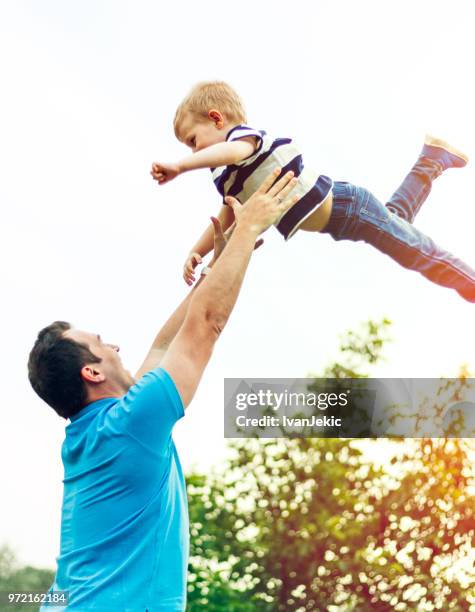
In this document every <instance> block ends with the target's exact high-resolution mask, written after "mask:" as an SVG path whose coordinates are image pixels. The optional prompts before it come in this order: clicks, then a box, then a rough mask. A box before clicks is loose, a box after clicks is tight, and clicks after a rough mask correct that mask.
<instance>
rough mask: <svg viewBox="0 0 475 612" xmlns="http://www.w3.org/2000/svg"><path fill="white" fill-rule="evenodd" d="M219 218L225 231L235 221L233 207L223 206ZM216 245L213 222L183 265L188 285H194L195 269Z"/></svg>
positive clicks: (184, 276)
mask: <svg viewBox="0 0 475 612" xmlns="http://www.w3.org/2000/svg"><path fill="white" fill-rule="evenodd" d="M217 216H218V220H219V222H220V224H221V227H222V228H223V232H225V231H226V230H227V229H228V228H229V227H231V225H232V224H233V222H234V213H233V210H232V208H231V207H229V206H225V205H223V206H221V210H220V211H219V213H218V215H217ZM213 247H214V225H213V223H211V225H209V226H208V227H207V228H206V230H205V231H204V232H203V234H202V235H201V237H200V238H199V239H198V241H197V242H196V244H195V245H194V246H193V248H192V249H191V251H190V253H189V254H188V256H187V258H186V261H185V265H184V266H183V278H184V279H185V281H186V283H187V284H188V285H192V284H193V282H194V280H195V276H194V270H195V268H196V266H197V265H198V264H200V263H202V262H203V259H202V258H203V257H205V255H207V254H208V253H210V252H211V251H212V250H213Z"/></svg>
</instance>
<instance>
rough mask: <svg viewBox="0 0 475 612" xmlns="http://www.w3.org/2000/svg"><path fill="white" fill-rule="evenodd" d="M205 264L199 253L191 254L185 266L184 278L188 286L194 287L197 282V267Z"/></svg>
mask: <svg viewBox="0 0 475 612" xmlns="http://www.w3.org/2000/svg"><path fill="white" fill-rule="evenodd" d="M200 263H203V260H202V259H201V255H200V254H199V253H190V254H189V255H188V257H187V259H186V261H185V265H184V266H183V278H184V279H185V282H186V284H187V285H192V284H193V283H194V282H195V275H194V271H195V268H196V266H197V265H199V264H200Z"/></svg>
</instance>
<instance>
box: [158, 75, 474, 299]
mask: <svg viewBox="0 0 475 612" xmlns="http://www.w3.org/2000/svg"><path fill="white" fill-rule="evenodd" d="M174 128H175V134H176V136H177V138H178V139H179V140H180V141H181V142H183V143H184V144H185V145H186V146H188V147H189V148H190V149H191V150H192V152H193V154H192V155H190V156H187V157H185V158H183V159H181V160H179V161H178V162H175V163H158V162H156V163H154V164H152V170H151V174H152V176H153V178H154V179H155V180H156V181H158V183H159V184H160V185H163V184H164V183H167V182H168V181H170V180H172V179H174V178H175V177H176V176H178V175H179V174H182V173H183V172H188V171H189V170H195V169H198V168H210V169H211V171H212V176H213V181H214V184H215V185H216V188H217V189H218V191H219V193H220V194H221V196H222V197H223V198H224V202H226V199H227V198H228V197H230V196H234V197H235V198H237V199H238V200H240V201H241V202H242V203H244V202H245V201H246V200H247V199H248V198H249V197H250V196H251V195H252V194H253V193H254V191H255V190H256V189H257V188H258V187H259V185H260V184H261V182H262V180H263V179H264V178H265V177H266V176H268V175H269V174H270V173H271V171H272V170H274V169H275V168H276V167H279V168H282V173H285V172H287V171H289V170H290V171H292V172H293V173H294V175H295V177H298V182H297V184H296V186H295V187H294V189H293V191H292V195H294V194H297V196H298V197H299V200H298V201H297V203H296V204H294V205H293V206H292V208H290V210H288V211H287V212H286V213H285V214H284V215H283V216H282V217H281V219H280V220H279V221H278V222H277V223H276V226H277V229H278V231H279V232H280V233H281V234H282V235H283V236H284V238H285V239H286V240H288V239H289V238H291V237H292V236H293V235H294V234H295V233H296V231H297V230H299V229H300V230H304V231H310V232H322V233H327V234H330V235H331V236H332V238H333V239H334V240H353V241H359V240H363V241H365V242H367V243H369V244H371V245H373V246H374V247H375V248H377V249H378V250H379V251H381V252H383V253H385V254H386V255H389V256H390V257H392V258H393V259H394V260H395V261H397V262H398V263H399V264H400V265H402V266H404V267H405V268H409V269H411V270H416V271H418V272H420V273H421V274H423V275H424V276H425V277H426V278H428V279H429V280H431V281H432V282H434V283H437V284H439V285H442V286H444V287H450V288H452V289H455V290H456V291H458V293H459V294H460V295H461V296H462V297H463V298H465V299H466V300H468V301H469V302H475V270H473V269H472V268H470V267H469V266H468V265H466V264H465V263H464V262H462V261H460V260H459V259H457V258H456V257H454V256H453V255H452V254H451V253H449V252H447V251H445V250H444V249H442V248H441V247H439V246H438V245H436V244H435V243H434V242H433V241H432V240H431V239H430V238H429V237H428V236H426V235H424V234H423V233H422V232H420V231H419V230H417V229H416V228H415V227H414V226H413V225H412V222H413V221H414V218H415V216H416V214H417V213H418V211H419V209H420V207H421V205H422V204H423V202H424V201H425V199H426V198H427V196H428V194H429V192H430V189H431V186H432V181H433V180H434V179H435V178H437V177H438V176H440V174H442V172H443V171H444V170H447V169H448V168H460V167H462V166H465V165H466V163H467V161H468V159H467V157H466V156H465V155H464V154H463V153H461V152H460V151H457V150H456V149H454V148H453V147H451V146H450V145H448V144H447V143H445V142H444V141H442V140H438V139H436V138H433V137H429V136H428V137H426V140H425V143H424V146H423V148H422V152H421V154H420V156H419V158H418V160H417V162H416V164H415V165H414V166H413V168H412V170H411V171H410V173H409V174H408V175H407V177H406V178H405V179H404V181H403V183H402V184H401V186H400V187H399V188H398V190H397V191H396V192H395V193H394V195H393V196H392V197H391V199H390V200H389V202H388V203H387V204H386V205H383V204H382V203H381V202H379V201H378V200H377V199H376V198H375V197H374V196H373V195H372V194H371V193H370V192H369V191H368V190H366V189H364V188H362V187H357V186H355V185H352V184H350V183H346V182H339V181H335V182H333V181H332V180H331V179H330V178H329V177H327V176H325V175H323V174H319V173H318V172H317V171H315V170H313V169H311V168H308V167H307V166H305V165H304V163H303V160H302V155H301V154H300V151H299V150H298V149H297V147H296V146H295V144H294V143H293V142H292V140H291V139H290V138H275V139H274V138H272V137H270V136H269V135H267V134H266V132H264V131H260V130H255V129H253V128H251V127H249V126H247V125H246V115H245V111H244V107H243V104H242V102H241V100H240V98H239V96H238V94H237V93H236V92H235V91H234V90H233V89H232V88H231V87H230V86H229V85H227V84H226V83H223V82H204V83H198V84H197V85H196V86H195V87H193V89H192V90H191V92H190V93H189V94H188V96H187V97H186V98H185V99H184V100H183V102H182V103H181V104H180V106H179V107H178V109H177V111H176V115H175V120H174ZM218 218H219V220H220V221H221V224H222V226H223V228H224V229H227V228H228V227H230V225H231V224H232V223H233V212H232V209H231V207H230V206H227V205H225V204H224V205H223V206H222V207H221V210H220V212H219V214H218ZM213 235H214V233H213V226H212V225H210V226H209V227H208V228H207V229H206V231H205V232H204V233H203V234H202V236H201V237H200V238H199V240H198V241H197V242H196V244H195V245H194V246H193V248H192V249H191V251H190V254H189V255H188V256H187V259H186V262H185V266H184V278H185V280H186V282H187V283H188V284H192V282H193V281H194V273H193V272H194V269H195V268H196V266H197V265H198V264H199V263H201V262H202V258H203V257H204V256H205V255H206V254H208V253H209V252H210V251H211V250H212V248H213Z"/></svg>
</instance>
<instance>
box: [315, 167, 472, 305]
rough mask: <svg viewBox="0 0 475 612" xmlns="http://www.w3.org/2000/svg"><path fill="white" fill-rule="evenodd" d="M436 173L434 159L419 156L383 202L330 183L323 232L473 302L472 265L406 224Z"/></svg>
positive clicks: (438, 170) (350, 187)
mask: <svg viewBox="0 0 475 612" xmlns="http://www.w3.org/2000/svg"><path fill="white" fill-rule="evenodd" d="M441 172H442V168H441V167H440V165H439V164H438V163H437V162H434V160H431V159H428V158H426V157H420V158H419V159H418V161H417V163H416V164H415V166H414V167H413V168H412V170H411V172H410V173H409V174H408V175H407V177H406V178H405V179H404V181H403V183H402V184H401V186H400V187H399V189H398V190H397V191H396V192H395V193H394V195H393V196H392V198H391V199H390V200H389V202H388V203H387V204H386V205H383V204H381V202H379V201H378V200H377V199H376V198H375V197H374V196H373V194H372V193H370V192H369V191H367V190H366V189H364V188H362V187H356V186H355V185H352V184H350V183H343V182H335V183H334V184H333V209H332V213H331V216H330V220H329V222H328V224H327V226H326V227H325V229H324V230H323V233H327V234H330V236H332V238H333V239H334V240H353V241H359V240H364V241H365V242H367V243H369V244H372V245H373V246H374V247H376V248H377V249H378V250H379V251H381V252H383V253H386V255H389V256H390V257H392V258H393V259H394V260H395V261H397V262H398V263H399V264H401V266H404V267H405V268H409V269H410V270H416V271H417V272H420V273H421V274H423V275H424V276H425V277H426V278H428V279H429V280H431V281H432V282H434V283H437V284H438V285H442V286H444V287H451V288H452V289H455V290H456V291H458V292H459V293H460V295H461V296H462V297H463V298H465V299H466V300H468V301H469V302H475V270H473V269H472V268H470V266H468V265H467V264H465V263H464V262H463V261H460V259H457V258H456V257H454V256H453V255H452V254H451V253H449V252H447V251H445V250H444V249H442V248H441V247H439V246H438V245H437V244H435V243H434V242H433V240H431V239H430V238H429V237H428V236H426V235H425V234H423V233H422V232H420V231H419V230H418V229H416V228H415V227H414V226H413V225H411V224H412V222H413V220H414V217H415V216H416V214H417V213H418V211H419V209H420V207H421V205H422V204H423V202H424V201H425V199H426V198H427V196H428V194H429V192H430V189H431V186H432V181H433V180H434V179H435V178H437V176H439V175H440V174H441Z"/></svg>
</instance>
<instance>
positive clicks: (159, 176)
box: [150, 162, 180, 185]
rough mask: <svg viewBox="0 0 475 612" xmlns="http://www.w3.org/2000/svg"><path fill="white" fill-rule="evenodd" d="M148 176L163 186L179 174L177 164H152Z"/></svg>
mask: <svg viewBox="0 0 475 612" xmlns="http://www.w3.org/2000/svg"><path fill="white" fill-rule="evenodd" d="M150 174H151V175H152V176H153V178H154V179H155V180H156V181H158V184H159V185H164V184H165V183H168V181H171V180H173V179H174V178H175V177H177V176H178V175H179V174H180V167H179V166H178V164H159V163H158V162H154V163H153V164H152V169H151V170H150Z"/></svg>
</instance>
